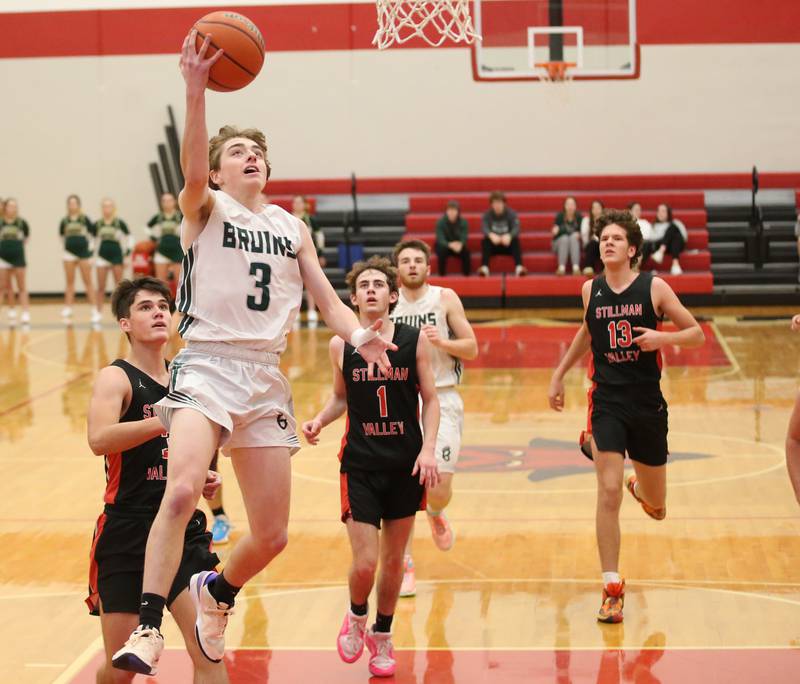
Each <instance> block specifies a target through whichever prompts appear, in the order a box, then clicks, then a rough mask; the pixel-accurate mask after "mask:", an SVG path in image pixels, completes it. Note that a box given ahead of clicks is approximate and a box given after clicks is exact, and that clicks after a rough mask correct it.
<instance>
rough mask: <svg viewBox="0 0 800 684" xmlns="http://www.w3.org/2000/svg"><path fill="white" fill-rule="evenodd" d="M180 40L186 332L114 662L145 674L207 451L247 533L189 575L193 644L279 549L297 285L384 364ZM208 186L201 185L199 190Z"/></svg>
mask: <svg viewBox="0 0 800 684" xmlns="http://www.w3.org/2000/svg"><path fill="white" fill-rule="evenodd" d="M196 35H197V32H196V31H194V30H193V31H192V32H191V33H190V34H189V35H188V36H187V37H186V40H185V41H184V44H183V53H182V55H181V61H180V68H181V72H182V74H183V78H184V80H185V82H186V125H185V130H184V138H183V145H182V147H181V168H182V169H183V176H184V178H185V186H184V188H183V190H182V191H181V195H180V207H181V211H182V212H183V216H184V220H183V224H182V226H181V244H182V245H183V249H184V250H185V252H186V256H185V257H184V261H183V267H182V278H181V285H180V289H179V298H178V309H179V310H180V311H181V312H182V313H183V319H182V321H181V323H180V325H179V327H178V330H179V332H180V333H181V335H182V337H183V338H184V339H185V340H186V341H187V346H186V348H185V349H183V350H182V351H181V352H180V353H179V354H178V356H177V357H176V358H175V360H174V361H173V362H172V364H171V366H170V387H169V390H170V391H169V394H168V395H167V397H166V398H165V399H163V400H162V401H160V402H159V403H158V405H157V406H156V411H157V413H158V416H159V417H160V418H161V420H162V422H163V423H164V424H165V425H166V426H167V427H168V428H169V432H170V437H169V458H170V477H169V480H168V481H167V488H166V491H165V493H164V499H163V501H162V503H161V507H160V508H159V511H158V515H157V516H156V519H155V521H154V523H153V527H152V528H151V531H150V536H149V538H148V541H147V555H146V559H145V570H144V583H143V590H144V591H143V594H142V605H141V609H140V612H139V622H140V624H139V627H138V628H137V629H136V630H135V631H134V632H133V634H132V635H131V637H130V639H129V640H128V642H127V643H126V645H125V646H124V647H123V648H122V649H120V650H119V651H118V652H117V653H116V654H115V656H114V660H113V662H114V666H115V667H120V668H122V669H128V670H134V671H137V672H142V673H144V674H147V673H149V672H150V671H151V670H152V668H153V667H154V666H155V663H156V662H157V661H158V658H159V656H160V654H161V650H162V649H163V639H162V638H161V635H160V633H159V627H160V625H161V616H162V613H163V607H164V601H165V597H166V595H167V592H168V590H169V586H170V584H171V583H172V580H173V578H174V577H175V571H176V570H177V568H178V563H179V561H180V545H179V543H178V542H179V539H180V537H181V534H182V533H183V529H184V528H185V527H186V523H187V522H188V520H189V517H190V516H191V514H192V512H193V511H194V508H195V504H196V502H197V500H198V498H199V496H200V492H201V489H202V486H203V482H204V480H205V476H206V472H207V470H208V465H209V463H210V461H211V458H212V456H213V455H214V451H215V449H217V447H222V446H223V445H224V446H225V452H224V453H226V454H227V455H229V456H231V457H232V461H233V468H234V471H235V473H236V477H237V480H238V482H239V487H240V489H241V492H242V498H243V499H244V505H245V510H246V512H247V519H248V522H249V523H250V532H249V534H247V535H245V536H243V537H242V538H241V539H240V540H239V542H238V543H237V544H236V546H235V547H234V548H233V550H232V551H231V554H230V556H229V558H228V562H227V564H226V566H225V569H224V571H223V572H222V573H221V574H219V575H217V573H215V572H202V573H199V574H197V575H194V576H193V577H192V580H191V584H190V589H191V594H192V598H193V599H194V601H195V603H196V605H197V611H198V616H197V626H196V633H197V638H198V643H199V645H200V648H201V650H202V651H203V654H204V655H205V656H206V657H207V658H208V659H209V660H212V661H215V662H216V661H219V660H221V659H222V657H223V655H224V648H225V640H224V632H225V627H226V625H227V620H228V614H229V613H230V609H231V607H232V606H233V603H234V598H235V596H236V594H237V593H238V591H239V589H240V588H241V587H242V586H243V585H244V583H245V582H247V581H248V580H249V579H250V578H251V577H253V576H254V575H256V574H257V573H258V572H260V571H261V570H263V569H264V568H265V567H266V565H267V564H268V563H269V562H270V561H271V560H272V559H273V558H274V557H275V556H277V555H278V554H279V553H280V552H281V551H282V550H283V548H284V547H285V546H286V541H287V537H286V528H287V525H288V519H289V493H290V486H291V467H290V455H291V453H293V452H294V451H296V450H297V448H298V447H299V442H298V440H297V435H296V434H295V420H294V415H293V409H292V398H291V394H290V391H289V384H288V382H287V381H286V379H285V378H284V377H283V375H282V374H281V372H280V370H279V369H278V362H279V359H280V353H281V352H282V351H283V350H284V349H285V348H286V338H287V336H288V334H289V332H290V331H291V329H292V322H293V321H294V318H295V317H296V316H297V313H298V311H299V309H300V302H301V297H302V294H303V282H305V284H306V286H307V287H308V289H309V290H310V291H311V292H312V293H313V295H314V299H315V300H316V301H317V304H318V306H319V309H320V312H321V313H322V317H323V318H324V320H325V323H326V324H327V325H328V327H330V328H331V329H332V330H333V331H334V332H336V334H338V335H340V336H342V337H343V338H344V339H347V340H350V341H351V342H352V343H353V346H354V347H355V348H356V349H357V350H358V351H359V353H360V354H361V355H362V356H363V357H364V358H365V359H367V361H369V362H371V363H377V365H378V366H379V367H380V368H382V369H383V370H385V371H386V372H388V371H389V360H388V358H387V356H386V350H387V349H394V345H392V344H391V342H386V341H385V340H383V339H382V338H381V337H380V336H379V335H378V330H380V327H381V324H382V322H381V321H376V323H375V325H374V326H372V328H371V329H369V330H365V329H363V328H361V327H360V326H359V323H358V319H357V318H356V316H355V314H353V312H352V311H351V310H350V309H349V308H348V307H346V306H345V305H344V304H343V303H342V302H341V300H340V299H339V297H338V296H337V295H336V292H335V291H334V289H333V287H332V286H331V284H330V283H329V282H328V279H327V278H326V277H325V274H324V273H323V272H322V269H321V268H320V265H319V261H318V259H317V254H316V250H315V248H314V243H313V242H312V241H311V236H310V234H309V232H308V229H307V228H306V226H305V224H303V222H302V221H300V220H299V219H296V218H294V217H293V216H291V215H290V214H289V213H288V212H286V211H284V210H283V209H281V208H280V207H277V206H274V205H267V206H265V205H264V204H263V202H262V199H261V190H262V189H263V187H264V184H265V183H266V181H267V178H268V177H269V164H268V162H267V154H266V153H267V145H266V140H265V139H264V134H263V133H261V132H260V131H257V130H255V129H248V130H243V131H240V130H238V129H236V128H233V127H230V126H226V127H225V128H223V129H221V131H220V134H219V135H218V136H216V137H215V138H213V139H212V140H211V141H210V142H209V140H208V133H207V130H206V121H205V88H206V84H207V83H208V72H209V69H210V68H211V66H212V65H213V64H214V63H215V62H216V60H218V59H219V57H220V56H221V52H220V51H218V52H217V53H215V54H214V56H213V57H211V58H209V59H206V57H205V55H206V51H207V50H208V46H209V44H210V36H208V35H207V36H206V38H205V41H204V42H203V44H202V46H201V48H200V50H199V51H197V50H195V38H196ZM209 186H210V187H209Z"/></svg>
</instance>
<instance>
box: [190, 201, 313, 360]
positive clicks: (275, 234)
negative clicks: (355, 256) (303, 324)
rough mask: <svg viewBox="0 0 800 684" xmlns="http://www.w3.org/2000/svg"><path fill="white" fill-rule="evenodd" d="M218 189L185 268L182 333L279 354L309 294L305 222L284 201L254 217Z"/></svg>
mask: <svg viewBox="0 0 800 684" xmlns="http://www.w3.org/2000/svg"><path fill="white" fill-rule="evenodd" d="M212 192H214V195H215V198H216V201H215V202H214V209H213V211H212V212H211V216H209V217H208V222H207V223H206V227H205V228H204V229H203V231H202V232H201V233H200V235H199V236H198V237H197V239H196V240H195V241H194V242H193V243H192V245H191V246H190V247H189V250H188V251H187V252H186V254H185V255H184V258H183V263H182V266H181V281H180V287H179V288H178V302H177V305H178V310H179V311H181V312H182V313H183V314H184V316H183V320H182V321H181V323H180V325H179V326H178V332H179V333H180V334H181V337H183V338H184V339H185V340H187V341H190V342H225V343H228V344H236V345H241V346H243V347H246V348H248V349H253V350H256V351H265V352H272V353H275V354H280V353H281V352H282V351H283V350H284V349H285V348H286V338H287V336H288V334H289V332H290V331H291V329H292V323H293V322H294V319H295V317H296V316H297V313H298V312H299V310H300V303H301V299H302V295H303V280H302V278H301V277H300V268H299V265H298V263H297V253H298V251H299V249H300V244H301V232H300V231H301V223H300V221H299V220H298V219H296V218H294V217H293V216H292V215H291V214H289V213H288V212H287V211H284V210H283V209H281V208H280V207H278V206H275V205H272V204H270V205H266V206H264V208H263V209H262V211H261V212H259V213H257V214H254V213H253V212H252V211H250V210H249V209H248V208H247V207H245V206H243V205H241V204H239V203H238V202H237V201H236V200H235V199H233V198H232V197H231V196H230V195H228V194H226V193H225V192H223V191H221V190H216V191H212ZM184 220H185V219H184ZM181 229H183V226H182V227H181Z"/></svg>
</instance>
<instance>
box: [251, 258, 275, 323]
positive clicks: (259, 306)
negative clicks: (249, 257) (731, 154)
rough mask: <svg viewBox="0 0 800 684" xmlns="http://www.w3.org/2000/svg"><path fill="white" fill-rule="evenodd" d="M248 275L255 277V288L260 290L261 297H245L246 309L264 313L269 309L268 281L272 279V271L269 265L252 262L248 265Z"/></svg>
mask: <svg viewBox="0 0 800 684" xmlns="http://www.w3.org/2000/svg"><path fill="white" fill-rule="evenodd" d="M250 275H251V276H255V277H256V283H255V286H256V287H257V288H258V289H259V290H261V296H260V297H255V296H253V295H248V296H247V308H248V309H252V310H253V311H266V310H267V308H268V307H269V281H270V278H271V277H272V269H271V268H270V267H269V264H262V263H259V262H255V261H254V262H253V263H252V264H250Z"/></svg>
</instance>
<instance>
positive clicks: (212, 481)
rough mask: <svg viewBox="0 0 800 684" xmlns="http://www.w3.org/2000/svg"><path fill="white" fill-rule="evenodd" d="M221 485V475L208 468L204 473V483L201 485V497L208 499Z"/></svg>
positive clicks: (211, 497) (212, 496)
mask: <svg viewBox="0 0 800 684" xmlns="http://www.w3.org/2000/svg"><path fill="white" fill-rule="evenodd" d="M221 486H222V475H220V474H219V473H218V472H216V471H214V470H209V471H208V473H207V474H206V483H205V484H204V485H203V498H204V499H208V500H209V501H210V500H211V499H213V498H214V496H215V495H216V493H217V490H218V489H219V488H220V487H221Z"/></svg>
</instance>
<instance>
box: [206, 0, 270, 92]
mask: <svg viewBox="0 0 800 684" xmlns="http://www.w3.org/2000/svg"><path fill="white" fill-rule="evenodd" d="M194 28H195V29H197V40H196V43H195V45H196V48H197V49H198V50H199V49H200V46H201V45H202V44H203V40H205V37H206V35H207V34H211V45H209V48H208V52H207V53H206V57H210V56H211V55H213V54H214V52H215V50H216V49H218V48H222V50H224V52H223V55H222V58H221V59H220V60H219V61H217V63H216V64H214V66H212V67H211V71H210V73H209V76H208V87H209V88H210V89H211V90H218V91H221V92H229V91H231V90H239V88H244V87H245V86H246V85H247V84H248V83H250V81H252V80H253V79H254V78H255V77H256V76H258V72H259V71H261V67H262V66H264V38H263V36H262V35H261V31H259V30H258V27H257V26H256V25H255V24H254V23H253V22H252V21H250V20H249V19H248V18H247V17H245V16H242V15H241V14H237V13H236V12H211V14H206V16H204V17H203V18H202V19H200V20H199V21H198V22H197V23H196V24H195V25H194Z"/></svg>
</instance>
